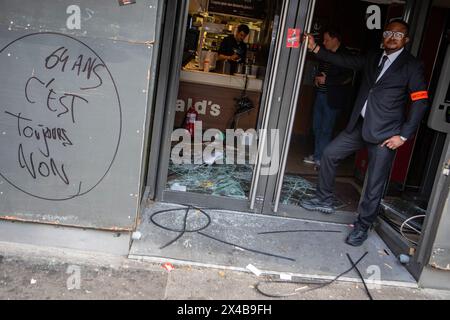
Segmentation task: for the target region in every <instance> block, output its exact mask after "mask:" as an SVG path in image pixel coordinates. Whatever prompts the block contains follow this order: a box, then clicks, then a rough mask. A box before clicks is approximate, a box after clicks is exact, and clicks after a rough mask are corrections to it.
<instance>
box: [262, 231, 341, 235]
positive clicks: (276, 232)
mask: <svg viewBox="0 0 450 320" xmlns="http://www.w3.org/2000/svg"><path fill="white" fill-rule="evenodd" d="M300 232H311V233H342V231H336V230H286V231H268V232H260V233H258V234H260V235H264V234H278V233H300Z"/></svg>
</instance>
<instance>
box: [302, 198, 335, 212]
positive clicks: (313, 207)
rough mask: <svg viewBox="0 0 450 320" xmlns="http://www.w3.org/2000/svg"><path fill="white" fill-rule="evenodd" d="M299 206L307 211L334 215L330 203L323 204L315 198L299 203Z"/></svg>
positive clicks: (323, 202)
mask: <svg viewBox="0 0 450 320" xmlns="http://www.w3.org/2000/svg"><path fill="white" fill-rule="evenodd" d="M300 206H302V207H303V208H305V209H306V210H309V211H319V212H322V213H326V214H332V213H334V211H335V210H334V207H333V204H332V203H331V202H325V201H322V200H320V199H319V198H317V197H314V198H311V199H308V200H302V201H300Z"/></svg>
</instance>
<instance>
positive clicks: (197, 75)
mask: <svg viewBox="0 0 450 320" xmlns="http://www.w3.org/2000/svg"><path fill="white" fill-rule="evenodd" d="M180 81H184V82H190V83H197V84H206V85H214V86H218V87H222V88H230V89H237V90H243V89H244V85H245V76H244V75H242V76H241V75H228V74H221V73H216V72H203V71H197V70H182V71H181V75H180ZM262 87H263V80H261V79H256V78H251V77H249V78H248V84H247V90H248V91H255V92H261V91H262Z"/></svg>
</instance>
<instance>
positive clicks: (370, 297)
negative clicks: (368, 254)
mask: <svg viewBox="0 0 450 320" xmlns="http://www.w3.org/2000/svg"><path fill="white" fill-rule="evenodd" d="M347 258H348V260H349V261H350V263H351V264H352V266H353V267H354V268H355V270H356V272H357V273H358V276H359V278H360V279H361V281H362V283H363V284H364V288H365V289H366V293H367V296H368V297H369V299H370V300H373V297H372V295H371V294H370V290H369V288H368V287H367V284H366V280H364V277H363V275H362V274H361V271H359V269H358V267H357V266H356V265H355V263H354V262H353V260H352V257H350V255H349V254H348V253H347Z"/></svg>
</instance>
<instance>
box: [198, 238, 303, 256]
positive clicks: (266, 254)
mask: <svg viewBox="0 0 450 320" xmlns="http://www.w3.org/2000/svg"><path fill="white" fill-rule="evenodd" d="M198 234H200V235H202V236H204V237H207V238H209V239H212V240H215V241H218V242H221V243H224V244H228V245H230V246H233V247H236V248H239V249H243V250H245V251H249V252H253V253H257V254H262V255H265V256H269V257H274V258H279V259H283V260H288V261H293V262H295V261H296V260H295V259H292V258H288V257H283V256H279V255H276V254H272V253H267V252H263V251H258V250H254V249H249V248H246V247H243V246H240V245H237V244H234V243H231V242H227V241H223V240H220V239H217V238H214V237H213V236H210V235H207V234H205V233H203V232H198Z"/></svg>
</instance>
